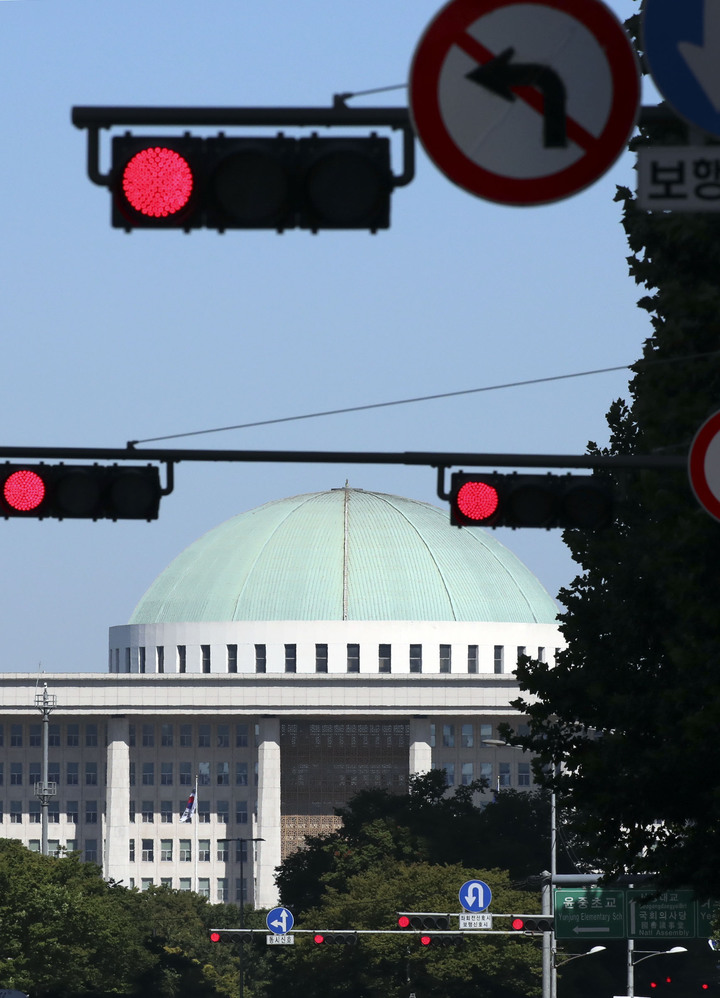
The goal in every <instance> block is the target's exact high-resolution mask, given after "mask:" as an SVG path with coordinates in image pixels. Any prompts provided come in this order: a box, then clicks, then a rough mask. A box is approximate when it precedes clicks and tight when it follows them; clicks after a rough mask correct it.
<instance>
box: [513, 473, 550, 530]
mask: <svg viewBox="0 0 720 998" xmlns="http://www.w3.org/2000/svg"><path fill="white" fill-rule="evenodd" d="M507 501H508V510H509V511H510V514H511V516H512V518H513V520H515V521H517V523H518V524H519V525H522V526H524V527H544V526H546V525H547V524H549V523H550V522H551V521H552V520H553V518H554V515H555V496H554V495H553V494H552V492H550V491H549V490H548V488H547V486H546V485H545V484H535V483H532V482H530V483H527V484H522V485H518V486H516V487H515V488H512V489H511V490H510V492H509V493H508V498H507Z"/></svg>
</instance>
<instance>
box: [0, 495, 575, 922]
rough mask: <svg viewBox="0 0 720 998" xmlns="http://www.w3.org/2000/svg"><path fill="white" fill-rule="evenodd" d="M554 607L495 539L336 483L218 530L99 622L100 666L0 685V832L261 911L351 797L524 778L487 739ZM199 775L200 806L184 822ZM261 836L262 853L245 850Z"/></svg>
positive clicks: (506, 752) (7, 679)
mask: <svg viewBox="0 0 720 998" xmlns="http://www.w3.org/2000/svg"><path fill="white" fill-rule="evenodd" d="M555 615H556V607H555V604H554V602H553V600H552V599H551V598H550V596H549V595H548V593H547V592H546V591H545V590H544V589H543V587H542V586H541V585H540V583H539V582H538V580H537V579H536V578H535V576H533V575H532V573H531V572H530V571H529V570H528V569H527V568H526V567H525V566H524V565H523V564H522V563H521V562H520V561H519V560H518V559H517V558H516V557H515V556H514V555H513V554H512V553H511V552H510V551H508V550H507V549H506V548H505V547H503V546H502V545H501V544H499V543H498V542H497V541H496V540H495V538H494V537H493V535H492V533H491V532H486V531H481V530H475V529H472V530H469V529H462V530H460V529H458V528H455V527H451V526H450V524H449V519H448V513H447V510H440V509H436V508H435V507H432V506H429V505H427V504H425V503H420V502H416V501H413V500H410V499H404V498H400V497H397V496H388V495H380V494H377V493H371V492H363V491H362V490H359V489H351V488H348V487H346V488H343V489H336V490H332V491H329V492H322V493H313V494H309V495H301V496H295V497H293V498H289V499H282V500H279V501H277V502H271V503H268V504H266V505H264V506H261V507H260V508H258V509H254V510H251V511H249V512H247V513H243V514H240V515H239V516H236V517H234V518H233V519H231V520H229V521H227V522H226V523H224V524H221V525H220V526H219V527H217V528H216V529H214V530H212V531H210V532H209V533H208V534H206V535H205V536H204V537H202V538H200V539H199V540H198V541H196V542H195V543H194V544H192V545H191V546H190V547H189V548H187V550H185V551H184V552H183V553H182V554H180V555H179V556H178V557H177V558H176V559H175V561H173V562H172V564H171V565H170V566H169V567H168V568H167V569H166V570H165V571H164V572H162V573H161V575H160V576H159V577H158V578H157V579H156V580H155V582H154V583H153V584H152V585H151V586H150V588H149V589H148V591H147V592H146V594H145V595H144V596H143V597H142V599H141V600H140V602H139V603H138V605H137V607H136V609H135V611H134V613H133V615H132V618H131V620H130V623H128V624H124V625H121V626H117V627H111V628H110V648H109V671H108V673H107V674H105V673H102V674H87V673H82V674H79V673H78V674H71V673H67V674H53V675H52V676H48V677H46V678H47V679H48V683H49V686H48V692H49V693H50V694H51V695H52V696H53V697H54V698H56V701H57V706H56V707H55V709H54V710H53V711H52V712H51V714H50V715H49V720H48V723H47V725H46V726H45V725H44V723H43V720H42V716H41V714H40V712H39V711H38V709H37V707H36V706H35V697H36V694H37V693H38V689H37V685H36V684H37V677H36V676H35V675H30V674H3V675H0V817H1V822H0V835H3V836H6V837H10V838H19V839H21V840H22V841H23V842H25V843H26V844H28V845H30V847H31V848H39V847H40V842H41V823H40V815H41V807H40V802H39V801H38V799H37V797H36V796H35V784H36V783H38V782H40V781H41V778H42V758H43V747H42V746H43V735H44V730H46V731H47V734H48V742H49V745H48V774H47V778H48V780H49V781H50V782H51V783H52V784H56V785H57V786H56V788H57V793H56V794H55V795H54V796H53V797H52V799H51V802H50V805H49V808H48V840H49V848H50V849H51V850H57V849H62V848H66V849H77V850H79V851H80V852H81V854H82V855H83V857H84V858H86V859H88V860H94V861H96V862H98V863H99V864H101V865H102V867H103V871H104V873H105V875H106V876H107V877H109V878H110V877H111V878H113V879H115V880H118V881H122V882H123V883H125V884H126V885H135V886H137V887H139V888H142V887H146V886H147V885H149V884H150V883H154V884H163V883H165V884H168V885H169V886H171V887H173V888H178V889H188V890H189V889H193V890H198V891H199V892H200V893H203V894H205V895H206V896H207V897H208V898H210V900H212V901H213V902H219V901H224V900H227V901H232V902H237V901H239V900H240V898H241V896H242V897H243V898H245V899H246V900H248V901H250V902H253V903H255V904H256V905H257V906H263V907H270V906H272V905H273V904H274V903H276V889H275V882H274V871H275V868H276V867H277V865H278V864H279V863H280V861H281V858H282V857H283V855H285V854H287V852H289V851H291V850H292V849H294V848H296V847H297V846H298V845H299V844H300V843H301V842H302V839H303V836H304V835H305V834H308V833H310V834H312V833H317V832H319V831H323V830H329V829H330V828H332V827H333V826H334V822H335V820H336V819H334V817H333V808H334V807H335V806H338V805H341V804H343V803H344V802H346V801H347V799H348V798H349V797H350V796H351V795H352V794H353V793H354V792H355V791H356V790H358V789H360V788H363V787H375V786H386V787H389V788H391V789H393V790H397V791H402V790H403V789H404V788H405V787H406V785H407V779H408V775H409V774H411V773H420V772H424V771H427V770H428V769H430V768H432V767H440V768H444V769H446V771H447V775H448V782H449V783H450V784H461V783H468V782H470V781H471V780H473V779H475V778H477V777H480V776H486V777H487V778H488V779H489V781H490V783H491V785H493V786H496V785H498V786H511V787H518V788H523V787H529V786H530V784H531V779H532V777H531V770H530V763H529V760H528V757H527V756H526V755H524V754H523V753H520V752H518V751H516V750H513V749H510V748H503V747H498V745H493V744H492V742H493V740H497V737H498V735H497V725H498V724H499V722H501V721H506V720H510V721H511V722H514V723H515V724H519V723H521V722H522V718H520V717H518V716H517V714H516V712H514V711H513V708H512V707H511V706H510V703H511V701H512V700H513V699H514V698H515V697H516V696H517V695H518V689H517V684H516V682H515V680H514V675H513V670H514V666H515V662H516V661H517V656H518V654H519V653H523V652H527V653H528V654H531V655H533V656H539V657H543V656H547V657H552V656H553V655H554V654H555V651H556V649H557V648H558V647H559V646H560V645H561V636H560V633H559V631H558V628H557V625H556V621H555ZM196 780H197V813H196V815H195V817H194V818H193V820H192V821H191V822H181V821H180V816H181V814H182V812H183V809H184V807H185V804H186V801H187V799H188V795H189V794H190V792H191V791H193V790H194V788H195V785H196ZM252 840H259V841H252Z"/></svg>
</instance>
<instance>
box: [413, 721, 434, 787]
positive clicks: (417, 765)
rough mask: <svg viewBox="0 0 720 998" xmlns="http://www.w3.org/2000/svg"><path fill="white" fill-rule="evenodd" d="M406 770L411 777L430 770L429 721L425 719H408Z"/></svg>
mask: <svg viewBox="0 0 720 998" xmlns="http://www.w3.org/2000/svg"><path fill="white" fill-rule="evenodd" d="M408 769H409V772H410V775H411V776H419V775H420V774H421V773H428V772H429V771H430V770H431V769H432V748H431V747H430V721H429V720H428V719H427V718H426V717H413V718H411V719H410V752H409V760H408Z"/></svg>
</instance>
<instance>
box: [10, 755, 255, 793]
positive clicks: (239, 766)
mask: <svg viewBox="0 0 720 998" xmlns="http://www.w3.org/2000/svg"><path fill="white" fill-rule="evenodd" d="M103 768H104V770H105V772H106V771H107V767H103ZM139 768H140V783H141V785H142V786H144V787H154V786H155V783H156V781H157V784H158V786H161V787H172V786H174V785H175V783H177V785H178V786H181V787H192V786H194V784H195V780H196V779H197V782H198V785H199V786H201V787H209V786H213V785H214V786H218V787H229V786H230V785H231V782H232V784H233V785H234V786H236V787H247V786H249V785H250V776H249V772H250V763H248V762H236V763H235V765H234V766H233V767H232V770H231V766H230V763H229V762H216V763H215V765H214V767H212V766H211V764H210V763H209V762H199V763H198V764H197V765H193V763H192V762H178V763H177V764H176V763H174V762H161V763H159V764H158V765H157V766H156V765H155V763H154V762H141V763H140V767H139ZM137 769H138V766H137V764H136V763H135V762H131V763H130V786H131V787H134V786H135V785H136V783H137V782H138V779H137ZM5 772H6V769H5V764H4V763H2V762H0V786H3V785H4V782H5ZM7 775H8V785H9V786H11V787H22V786H24V783H25V780H24V767H23V763H22V762H9V763H8V765H7ZM98 777H99V764H98V763H97V762H94V761H87V762H85V763H83V768H82V770H81V768H80V763H79V762H66V763H65V781H64V782H65V784H66V786H69V787H77V786H80V785H81V783H82V784H83V785H84V786H86V787H96V786H98V785H99V780H98ZM47 778H48V783H58V784H59V783H61V782H62V780H61V767H60V763H59V762H55V761H49V762H48V776H47ZM41 779H42V769H41V763H40V762H35V761H33V762H29V763H28V765H27V783H28V786H31V787H32V786H34V785H35V784H36V783H40V782H41ZM253 782H254V785H255V786H257V782H258V764H257V763H255V764H254V766H253ZM105 784H107V779H105Z"/></svg>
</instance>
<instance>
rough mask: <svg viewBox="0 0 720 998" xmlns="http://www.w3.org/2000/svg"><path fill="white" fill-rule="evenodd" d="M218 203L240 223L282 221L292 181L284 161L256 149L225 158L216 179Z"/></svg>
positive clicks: (215, 187) (263, 223) (258, 223)
mask: <svg viewBox="0 0 720 998" xmlns="http://www.w3.org/2000/svg"><path fill="white" fill-rule="evenodd" d="M213 187H214V190H215V197H216V199H217V202H218V207H219V208H220V209H221V210H222V211H224V212H227V214H228V215H229V216H230V218H231V219H232V220H233V221H235V222H237V223H238V225H247V226H255V225H256V226H262V225H267V224H272V223H274V222H275V221H276V220H277V221H278V222H279V221H280V220H281V219H282V217H283V215H284V213H285V212H286V211H287V205H288V201H289V196H290V185H289V182H288V176H287V172H286V171H285V169H284V168H283V165H282V163H280V162H279V161H278V160H277V159H275V158H274V157H273V156H271V155H264V154H263V153H262V152H260V151H259V150H256V149H248V150H246V151H244V152H237V153H235V154H234V155H233V156H228V157H227V158H226V159H224V160H223V161H222V162H221V163H220V165H219V167H218V169H217V172H216V174H215V177H214V179H213Z"/></svg>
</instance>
